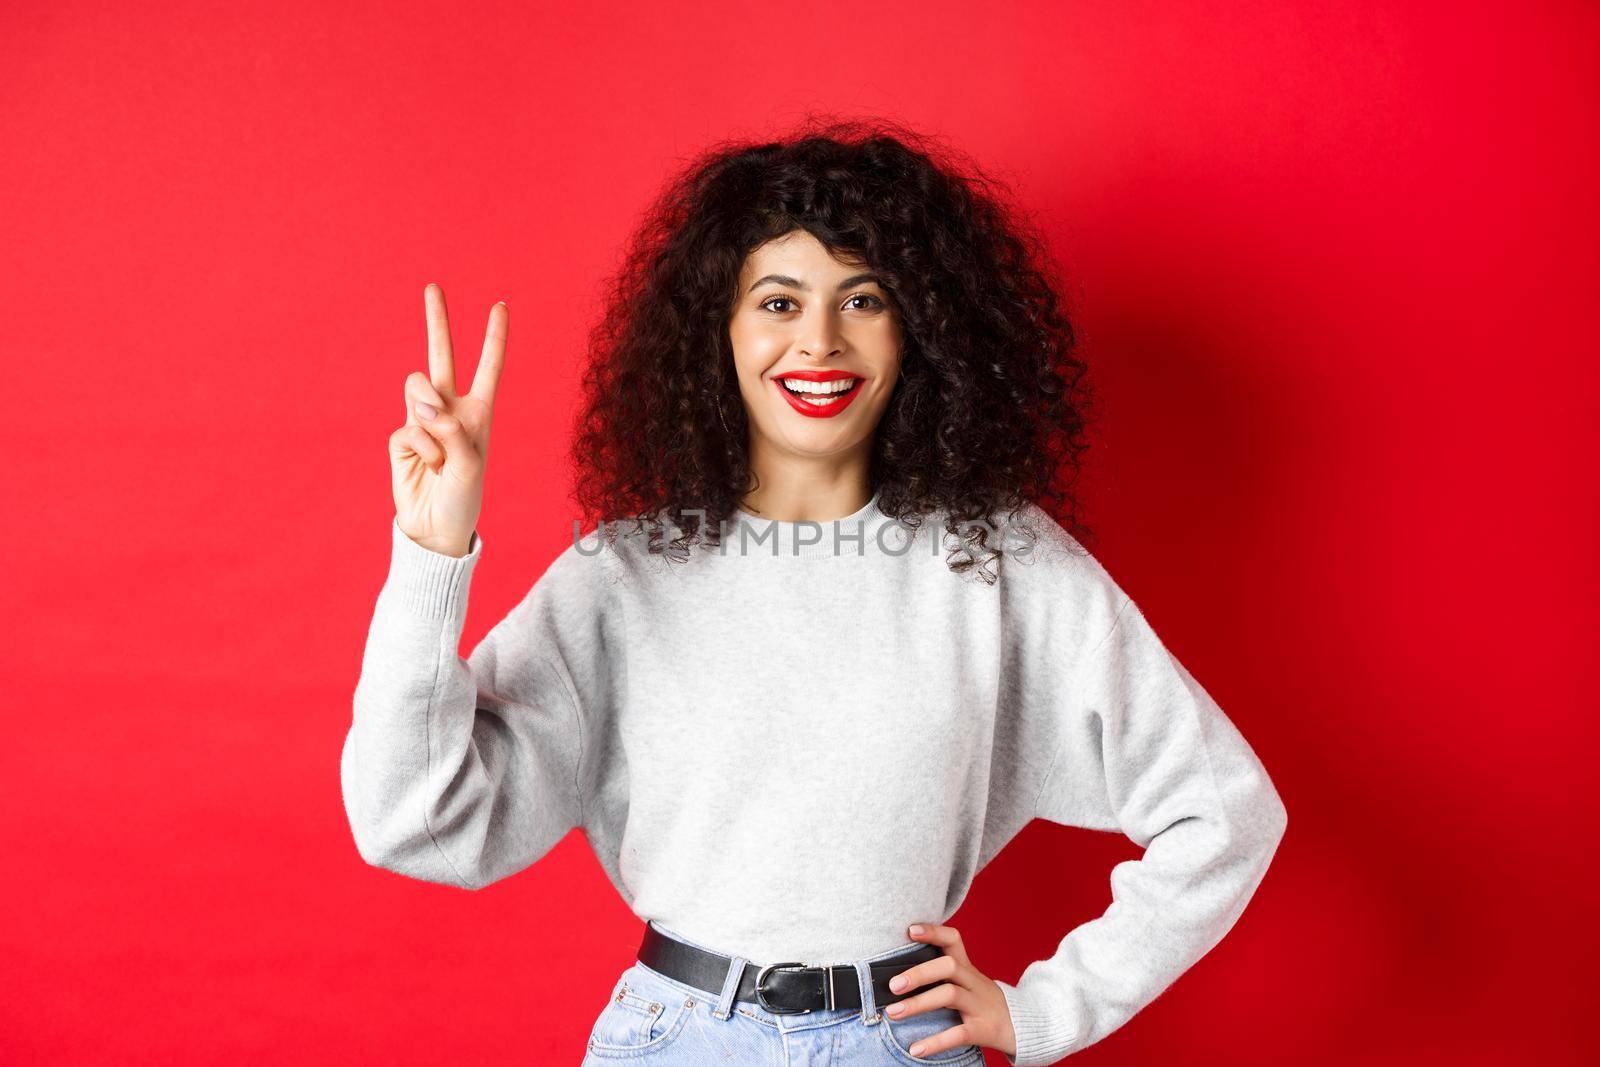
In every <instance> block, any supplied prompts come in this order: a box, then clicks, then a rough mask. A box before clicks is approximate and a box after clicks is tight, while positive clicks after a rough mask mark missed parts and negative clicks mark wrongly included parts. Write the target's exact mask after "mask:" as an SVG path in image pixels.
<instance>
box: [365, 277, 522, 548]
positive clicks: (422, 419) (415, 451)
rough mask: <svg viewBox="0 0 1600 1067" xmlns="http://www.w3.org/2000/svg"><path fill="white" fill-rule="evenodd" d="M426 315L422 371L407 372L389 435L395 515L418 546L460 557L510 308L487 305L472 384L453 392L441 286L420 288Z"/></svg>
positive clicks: (477, 505) (474, 521)
mask: <svg viewBox="0 0 1600 1067" xmlns="http://www.w3.org/2000/svg"><path fill="white" fill-rule="evenodd" d="M422 302H423V307H424V309H425V311H426V314H427V319H428V373H427V374H423V373H422V372H421V371H412V372H411V374H410V375H408V376H407V377H406V386H405V394H406V421H405V425H404V426H401V427H400V428H399V429H397V430H395V431H394V433H392V434H390V435H389V466H390V470H391V474H392V475H393V483H394V509H395V519H396V521H397V522H398V523H399V525H400V530H401V532H402V533H404V534H405V535H406V536H407V537H409V538H411V540H413V541H415V542H416V543H417V544H419V545H421V546H422V547H424V548H427V549H431V550H433V551H435V552H442V553H444V554H445V555H448V556H456V557H460V556H465V555H466V554H467V551H468V550H469V549H470V548H471V547H472V533H473V531H474V530H476V529H477V528H478V515H479V514H480V513H481V511H482V510H483V470H484V464H485V461H486V460H487V459H488V455H489V422H490V417H491V415H492V414H493V410H494V392H495V387H496V386H497V385H498V384H499V382H500V369H501V367H503V366H504V365H505V359H506V330H507V326H508V324H509V322H510V319H511V312H510V309H508V308H507V307H506V305H505V303H504V302H503V301H502V302H501V303H498V304H496V305H495V306H494V307H492V308H490V309H489V329H488V332H487V333H486V334H485V336H484V339H483V355H482V357H481V358H480V359H479V360H478V369H477V371H476V372H475V373H474V374H473V377H472V390H471V392H469V393H467V394H466V395H465V396H460V395H457V393H456V367H455V353H454V351H453V350H452V349H451V347H450V319H449V316H448V315H447V314H446V312H445V306H444V290H443V289H440V288H439V287H438V286H437V285H434V284H431V283H430V284H429V285H428V286H427V288H425V289H424V290H423V291H422Z"/></svg>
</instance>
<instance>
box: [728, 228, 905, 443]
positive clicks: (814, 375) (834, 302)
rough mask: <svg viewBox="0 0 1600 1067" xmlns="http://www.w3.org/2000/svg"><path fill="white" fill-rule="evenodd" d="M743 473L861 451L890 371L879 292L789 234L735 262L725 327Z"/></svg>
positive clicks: (888, 390)
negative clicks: (744, 427) (743, 443)
mask: <svg viewBox="0 0 1600 1067" xmlns="http://www.w3.org/2000/svg"><path fill="white" fill-rule="evenodd" d="M728 332H729V335H730V339H731V340H732V342H733V361H734V367H735V370H736V371H737V373H738V376H739V392H740V395H741V396H742V397H743V399H744V405H745V411H746V413H747V414H748V415H749V417H750V433H751V438H752V440H751V443H750V444H751V453H752V463H753V465H755V466H757V467H758V468H759V467H760V465H761V463H762V462H763V461H764V460H765V461H768V462H779V463H782V462H784V460H785V459H795V458H823V457H830V458H833V459H838V458H841V457H843V456H847V455H850V454H853V453H856V452H861V453H865V452H866V451H867V448H868V445H869V444H870V442H871V440H872V433H873V430H874V429H875V428H876V427H877V425H878V420H879V419H880V418H882V417H883V412H884V409H885V408H886V407H887V406H888V404H889V397H890V395H891V394H892V393H893V392H894V385H895V381H896V379H897V378H898V376H899V373H900V351H901V333H900V323H899V319H898V316H897V314H896V313H895V310H894V308H893V305H892V304H891V302H890V300H889V293H888V291H887V290H886V289H884V288H883V287H882V286H881V285H879V284H878V282H877V281H876V280H874V279H873V276H872V272H871V271H870V269H868V268H867V267H866V266H865V265H864V264H862V263H860V262H851V261H841V260H838V259H835V258H834V257H833V256H832V255H831V254H830V253H829V252H828V250H827V248H825V247H824V246H823V244H822V242H820V241H818V240H817V239H816V238H815V237H813V236H812V235H811V234H810V233H807V232H806V231H804V230H793V231H791V232H789V233H788V234H785V235H784V236H782V237H778V238H775V239H774V240H771V241H768V242H767V243H766V244H764V245H762V246H761V247H759V248H757V249H756V250H755V251H753V252H751V253H750V255H749V256H747V257H746V258H745V263H744V268H743V270H742V271H740V274H739V292H738V296H737V297H736V298H735V301H734V305H733V315H732V318H731V319H730V321H729V324H728Z"/></svg>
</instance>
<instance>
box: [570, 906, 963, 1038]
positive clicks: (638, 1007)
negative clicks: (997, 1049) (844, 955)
mask: <svg viewBox="0 0 1600 1067" xmlns="http://www.w3.org/2000/svg"><path fill="white" fill-rule="evenodd" d="M672 936H674V937H677V938H679V940H682V941H686V942H688V943H689V944H691V945H696V947H698V948H709V949H711V951H720V950H718V949H715V948H711V946H708V945H701V944H698V943H697V942H694V941H689V940H688V939H687V938H684V937H681V936H680V935H678V934H676V933H673V935H672ZM918 944H919V942H915V941H907V942H906V943H905V944H904V945H902V946H901V947H899V948H896V949H891V950H889V951H888V952H884V953H882V954H880V955H877V956H870V957H868V958H866V959H863V960H855V961H853V962H854V965H855V968H856V984H857V985H858V986H859V987H860V989H861V1004H862V1006H861V1007H859V1008H835V1009H833V1010H831V1011H828V1010H819V1011H811V1012H807V1013H805V1014H803V1015H774V1014H772V1013H771V1012H768V1011H766V1010H765V1009H763V1008H761V1007H760V1006H759V1005H756V1004H751V1003H748V1002H746V1001H742V1000H741V1001H735V1000H734V999H733V994H734V989H735V984H736V983H737V981H738V978H739V974H740V971H741V970H742V969H743V967H744V965H745V963H747V962H750V961H747V960H745V959H742V958H738V957H735V958H733V960H732V961H731V963H730V965H729V967H728V976H727V978H726V979H725V980H724V982H723V988H722V989H721V990H720V991H718V992H708V991H706V990H703V989H697V988H695V987H694V986H691V985H686V984H684V983H683V982H679V981H677V980H675V979H672V978H668V977H667V976H666V975H664V974H660V973H659V972H657V971H653V970H651V969H650V968H649V967H647V966H645V965H644V964H643V963H640V962H638V961H637V960H636V961H634V963H633V965H632V966H631V967H629V968H628V969H627V970H625V971H623V972H622V974H621V976H620V977H619V978H618V979H617V981H616V983H615V984H614V985H613V986H612V988H611V997H610V999H609V1000H608V1001H607V1002H606V1006H605V1008H604V1010H602V1011H601V1012H600V1017H599V1018H598V1019H596V1020H595V1024H594V1029H593V1030H592V1031H591V1032H590V1034H589V1051H588V1055H586V1056H584V1058H583V1064H582V1067H604V1065H606V1064H614V1063H618V1062H631V1063H637V1064H649V1065H652V1067H654V1065H660V1067H705V1065H707V1064H717V1063H725V1064H732V1065H736V1067H854V1065H856V1064H861V1065H864V1067H873V1065H877V1064H896V1065H903V1064H913V1065H914V1064H929V1063H937V1064H944V1065H945V1067H982V1064H983V1049H982V1048H981V1047H980V1046H978V1045H959V1046H957V1047H955V1048H950V1049H945V1050H944V1051H942V1052H937V1053H934V1054H933V1055H931V1056H913V1055H911V1053H909V1052H907V1051H906V1050H907V1049H909V1048H910V1047H911V1046H912V1045H913V1044H915V1043H916V1042H917V1041H918V1040H920V1039H922V1038H925V1037H932V1036H933V1035H934V1034H937V1033H940V1032H942V1031H945V1030H948V1029H950V1027H952V1026H956V1025H958V1024H959V1023H960V1022H961V1013H960V1012H958V1011H956V1010H955V1009H954V1008H930V1009H929V1010H927V1011H923V1012H918V1013H917V1014H915V1015H909V1016H906V1017H905V1018H902V1019H891V1018H890V1017H889V1016H887V1015H884V1014H883V1013H882V1012H880V1011H879V1010H878V1009H877V1006H876V1004H875V1003H874V997H873V989H872V973H871V971H869V970H868V969H867V968H868V965H869V964H872V963H875V962H877V961H879V960H883V959H887V958H888V957H890V956H893V955H895V954H896V953H899V952H904V951H905V950H906V949H909V948H915V947H916V946H917V945H918ZM722 954H723V955H730V954H729V953H722ZM922 988H923V989H930V988H932V986H931V985H930V986H924V987H922ZM913 992H916V991H913Z"/></svg>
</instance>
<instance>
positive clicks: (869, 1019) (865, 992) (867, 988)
mask: <svg viewBox="0 0 1600 1067" xmlns="http://www.w3.org/2000/svg"><path fill="white" fill-rule="evenodd" d="M855 967H856V984H857V985H859V986H860V987H861V1021H862V1022H863V1023H865V1024H866V1025H868V1026H871V1025H872V1024H873V1023H875V1022H877V1021H878V1002H877V996H876V993H875V991H874V990H873V988H872V961H870V960H856V961H855Z"/></svg>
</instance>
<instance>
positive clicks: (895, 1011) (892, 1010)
mask: <svg viewBox="0 0 1600 1067" xmlns="http://www.w3.org/2000/svg"><path fill="white" fill-rule="evenodd" d="M883 1010H884V1011H886V1012H888V1013H889V1014H890V1015H899V1014H900V1013H901V1012H903V1011H905V1010H906V1009H905V1005H903V1004H891V1005H889V1006H888V1007H887V1008H884V1009H883Z"/></svg>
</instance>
